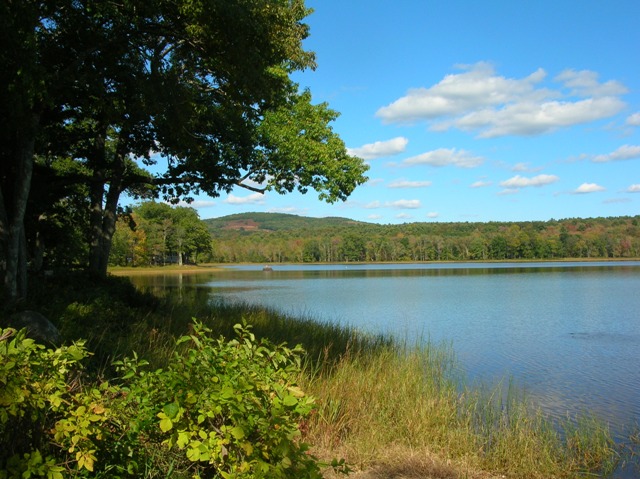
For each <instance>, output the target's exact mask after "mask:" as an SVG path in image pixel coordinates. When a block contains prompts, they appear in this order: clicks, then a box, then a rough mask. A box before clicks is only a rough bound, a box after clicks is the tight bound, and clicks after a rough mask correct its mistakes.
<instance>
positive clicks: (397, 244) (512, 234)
mask: <svg viewBox="0 0 640 479" xmlns="http://www.w3.org/2000/svg"><path fill="white" fill-rule="evenodd" d="M204 222H205V223H206V225H207V227H208V228H209V231H210V232H211V235H212V237H213V257H212V260H213V261H216V262H259V263H263V262H335V261H473V260H505V259H516V260H517V259H560V258H637V257H640V216H635V217H629V216H627V217H612V218H571V219H564V220H549V221H531V222H489V223H469V222H459V223H439V222H438V223H435V222H430V223H407V224H401V225H379V224H373V223H364V222H358V221H353V220H350V219H346V218H336V217H332V218H307V217H302V216H296V215H289V214H279V213H243V214H236V215H230V216H224V217H221V218H213V219H208V220H204Z"/></svg>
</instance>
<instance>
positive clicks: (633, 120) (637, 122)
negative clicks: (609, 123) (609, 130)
mask: <svg viewBox="0 0 640 479" xmlns="http://www.w3.org/2000/svg"><path fill="white" fill-rule="evenodd" d="M627 125H631V126H640V111H638V112H636V113H634V114H633V115H629V117H628V118H627Z"/></svg>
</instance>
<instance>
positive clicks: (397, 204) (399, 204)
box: [385, 200, 421, 210]
mask: <svg viewBox="0 0 640 479" xmlns="http://www.w3.org/2000/svg"><path fill="white" fill-rule="evenodd" d="M385 206H388V207H389V208H397V209H401V210H415V209H417V208H420V206H421V204H420V200H397V201H390V202H388V203H385Z"/></svg>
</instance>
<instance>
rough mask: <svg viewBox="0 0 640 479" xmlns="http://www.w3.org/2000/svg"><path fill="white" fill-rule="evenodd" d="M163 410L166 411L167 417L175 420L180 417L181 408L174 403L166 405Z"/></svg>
mask: <svg viewBox="0 0 640 479" xmlns="http://www.w3.org/2000/svg"><path fill="white" fill-rule="evenodd" d="M162 410H163V411H164V413H165V414H166V415H167V417H168V418H170V419H174V418H175V417H176V416H177V415H178V412H179V411H180V406H179V405H178V404H176V403H174V402H172V403H169V404H165V405H164V407H163V408H162Z"/></svg>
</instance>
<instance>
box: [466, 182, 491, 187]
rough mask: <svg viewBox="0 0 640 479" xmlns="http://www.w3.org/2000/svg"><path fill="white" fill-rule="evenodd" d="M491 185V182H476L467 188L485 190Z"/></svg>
mask: <svg viewBox="0 0 640 479" xmlns="http://www.w3.org/2000/svg"><path fill="white" fill-rule="evenodd" d="M492 184H493V182H492V181H476V182H475V183H472V184H471V185H469V188H485V187H487V186H491V185H492Z"/></svg>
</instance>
